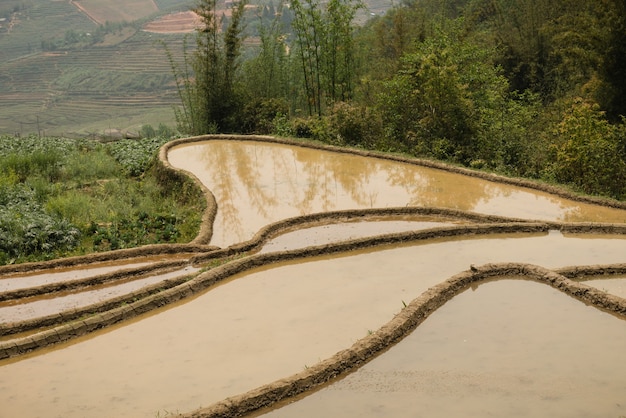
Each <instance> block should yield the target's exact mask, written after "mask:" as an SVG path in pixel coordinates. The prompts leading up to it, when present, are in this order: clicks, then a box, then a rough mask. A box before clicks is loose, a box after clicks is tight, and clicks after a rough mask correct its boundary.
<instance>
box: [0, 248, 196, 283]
mask: <svg viewBox="0 0 626 418" xmlns="http://www.w3.org/2000/svg"><path fill="white" fill-rule="evenodd" d="M183 258H189V255H188V254H183V255H171V256H160V257H142V258H141V259H127V260H116V261H105V262H98V263H91V264H89V265H81V266H72V267H58V268H52V269H45V270H37V271H34V272H20V273H10V274H5V275H0V292H6V291H9V290H17V289H26V288H30V287H35V286H42V285H46V284H52V283H60V282H66V281H71V280H78V279H86V278H89V277H94V276H98V275H101V274H107V273H113V272H115V271H118V270H122V269H133V268H138V267H144V266H148V265H150V264H154V263H157V262H163V261H169V260H172V261H174V260H179V259H183Z"/></svg>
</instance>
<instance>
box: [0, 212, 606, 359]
mask: <svg viewBox="0 0 626 418" xmlns="http://www.w3.org/2000/svg"><path fill="white" fill-rule="evenodd" d="M554 226H555V225H552V224H544V223H502V224H492V223H487V224H478V225H462V226H452V227H443V228H433V229H427V230H421V231H408V232H400V233H394V234H387V235H380V236H374V237H367V238H360V239H354V240H347V241H343V242H338V243H331V244H325V245H320V246H312V247H306V248H301V249H296V250H290V251H279V252H272V253H264V254H252V255H246V254H245V253H235V254H230V255H229V254H228V253H229V252H230V250H228V249H225V250H219V251H216V252H217V253H221V254H222V256H223V257H225V258H222V259H221V261H220V259H217V260H216V261H218V262H221V263H223V264H221V265H218V266H216V267H214V268H211V269H209V270H208V271H205V272H204V273H200V274H198V275H197V276H195V277H194V278H193V279H191V280H188V281H185V282H184V283H181V284H178V285H176V286H174V287H171V288H169V289H166V290H163V291H160V292H157V293H153V294H150V295H148V296H146V297H143V298H141V299H139V300H136V301H132V302H129V303H127V304H123V305H122V306H118V307H116V308H113V309H109V310H106V311H102V312H99V313H95V314H94V315H92V316H89V317H88V318H86V319H78V320H76V321H73V322H69V323H65V324H64V325H60V326H57V327H55V328H52V329H48V330H45V331H42V332H39V333H36V334H33V335H29V336H27V337H22V338H16V339H14V340H9V341H4V342H2V341H0V359H3V358H8V357H15V356H19V355H22V354H25V353H28V352H30V351H33V350H38V349H41V348H44V347H47V346H50V345H52V344H57V343H60V342H63V341H67V340H70V339H72V338H76V337H79V336H82V335H85V334H87V333H90V332H93V331H96V330H98V329H102V328H104V327H107V326H110V325H113V324H116V323H119V322H121V321H124V320H128V319H131V318H135V317H137V316H139V315H142V314H144V313H147V312H150V311H152V310H154V309H157V308H159V307H162V306H165V305H168V304H170V303H173V302H176V301H179V300H182V299H184V298H187V297H189V296H191V295H193V294H196V293H198V292H201V291H204V290H206V289H207V288H209V287H211V286H213V285H215V284H217V283H219V282H221V281H223V280H225V279H226V278H228V277H231V276H232V275H235V274H238V273H241V272H244V271H247V270H250V269H253V268H256V267H261V266H266V265H269V264H272V263H277V262H282V261H289V260H295V259H304V258H309V257H314V256H320V255H328V254H337V253H344V252H349V251H353V250H360V249H364V248H373V247H377V246H382V245H390V244H411V243H415V242H418V241H427V240H430V239H440V238H445V237H458V236H474V235H497V234H516V233H518V234H519V233H546V232H547V231H548V230H550V229H552V228H553V227H554ZM601 227H602V226H601ZM589 228H591V226H586V225H585V229H589ZM201 258H202V256H201ZM192 261H193V260H192ZM203 261H207V260H203ZM84 309H85V310H89V307H86V308H84ZM101 309H102V308H101V307H99V306H94V307H93V311H94V312H96V311H98V310H101ZM45 320H46V321H48V320H49V319H45ZM29 326H30V327H39V326H38V325H37V323H36V321H33V322H32V323H29ZM43 326H45V325H41V327H43ZM31 329H32V328H31Z"/></svg>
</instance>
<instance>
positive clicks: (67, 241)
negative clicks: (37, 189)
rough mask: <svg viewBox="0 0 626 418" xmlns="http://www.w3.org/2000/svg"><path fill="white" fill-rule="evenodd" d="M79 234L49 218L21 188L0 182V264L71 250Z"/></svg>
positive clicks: (59, 220) (25, 189)
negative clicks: (41, 254) (31, 256)
mask: <svg viewBox="0 0 626 418" xmlns="http://www.w3.org/2000/svg"><path fill="white" fill-rule="evenodd" d="M80 236H81V234H80V231H79V230H78V228H76V227H74V226H72V225H71V224H70V223H69V222H68V221H67V220H65V219H60V218H58V217H55V216H52V215H50V214H48V213H46V211H45V210H44V209H43V207H42V206H41V205H40V204H39V203H38V202H37V200H36V197H35V193H34V192H33V191H32V190H31V189H30V188H28V187H27V186H25V185H22V184H10V183H9V182H8V181H7V180H6V178H5V180H4V181H2V182H0V263H2V264H6V263H8V262H11V261H13V260H15V259H17V258H19V257H24V256H30V255H32V254H38V253H44V254H48V255H52V254H54V253H56V252H59V251H66V250H71V249H73V248H75V247H76V246H77V245H78V243H79V241H80Z"/></svg>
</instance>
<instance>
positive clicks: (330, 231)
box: [259, 217, 461, 253]
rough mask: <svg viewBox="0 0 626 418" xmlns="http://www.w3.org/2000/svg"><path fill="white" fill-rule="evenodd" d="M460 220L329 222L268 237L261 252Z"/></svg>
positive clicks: (389, 232) (442, 225)
mask: <svg viewBox="0 0 626 418" xmlns="http://www.w3.org/2000/svg"><path fill="white" fill-rule="evenodd" d="M460 223H461V222H455V223H452V222H444V221H442V220H441V219H439V220H437V219H435V218H428V217H416V218H415V219H412V220H409V219H405V220H383V219H379V220H372V221H369V220H368V221H352V222H341V223H329V224H325V225H317V226H311V227H307V228H300V229H294V230H293V231H289V232H285V233H283V234H281V235H278V236H276V237H274V238H272V239H270V240H268V241H267V242H266V243H265V244H263V247H262V248H261V250H260V251H259V252H260V253H267V252H272V251H286V250H294V249H298V248H303V247H310V246H316V245H324V244H330V243H333V242H339V241H345V240H350V239H357V238H364V237H370V236H376V235H382V234H392V233H397V232H406V231H418V230H422V229H429V228H440V227H445V226H451V225H454V224H460Z"/></svg>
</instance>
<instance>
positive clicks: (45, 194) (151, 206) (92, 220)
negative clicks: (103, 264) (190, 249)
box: [0, 136, 204, 264]
mask: <svg viewBox="0 0 626 418" xmlns="http://www.w3.org/2000/svg"><path fill="white" fill-rule="evenodd" d="M166 141H167V139H163V138H153V139H144V140H139V141H136V140H123V141H118V142H113V143H108V144H102V143H99V142H97V141H92V140H86V139H80V140H73V139H65V138H38V137H35V136H32V137H27V138H14V137H9V136H4V137H2V136H0V264H8V263H20V262H25V261H39V260H46V259H51V258H57V257H64V256H70V255H77V254H86V253H90V252H95V251H106V250H113V249H119V248H130V247H135V246H139V245H144V244H152V243H163V242H168V243H184V242H189V241H191V240H192V239H193V238H194V237H195V236H196V234H197V232H198V229H199V225H200V222H201V219H200V217H201V214H202V212H203V209H204V199H203V198H202V196H201V192H200V190H198V189H197V188H196V187H195V186H194V185H193V183H191V182H189V183H185V184H180V180H176V179H169V178H167V177H164V176H163V175H162V173H159V175H158V176H157V173H156V172H155V171H154V170H153V167H154V165H153V162H154V161H155V158H156V154H157V152H158V149H159V147H160V146H161V145H162V144H163V143H165V142H166Z"/></svg>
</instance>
